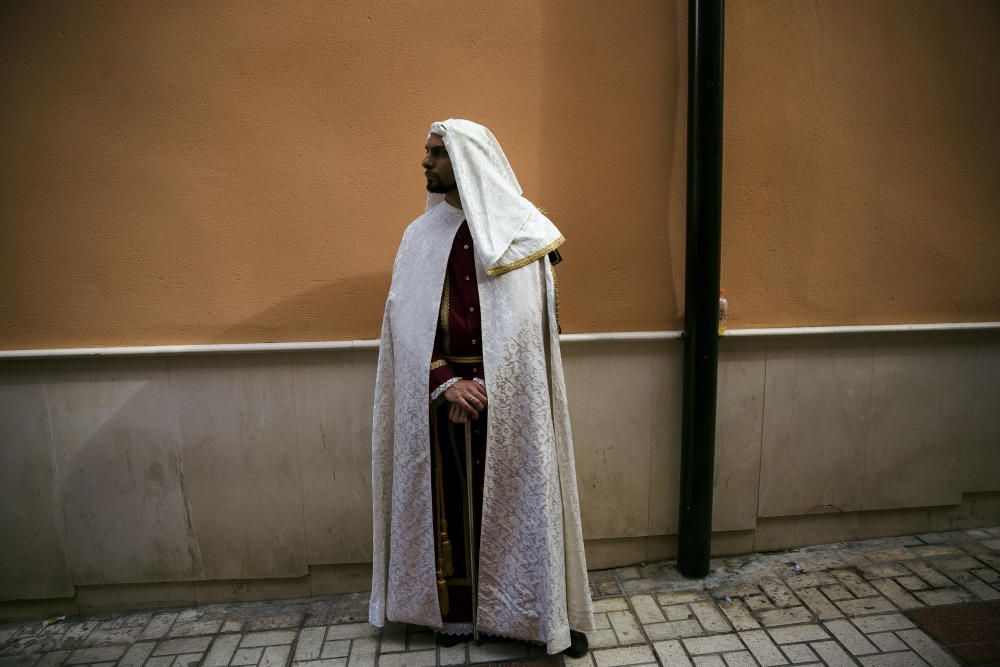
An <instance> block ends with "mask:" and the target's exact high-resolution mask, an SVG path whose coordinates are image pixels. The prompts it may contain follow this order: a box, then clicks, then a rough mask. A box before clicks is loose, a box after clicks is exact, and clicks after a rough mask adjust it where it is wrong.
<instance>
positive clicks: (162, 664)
mask: <svg viewBox="0 0 1000 667" xmlns="http://www.w3.org/2000/svg"><path fill="white" fill-rule="evenodd" d="M262 650H263V649H262ZM175 658H176V656H172V655H161V656H158V657H156V658H150V659H149V660H147V661H146V664H145V665H144V667H170V665H172V664H174V660H175ZM232 664H234V665H235V664H236V663H235V662H234V663H232ZM254 664H256V663H254Z"/></svg>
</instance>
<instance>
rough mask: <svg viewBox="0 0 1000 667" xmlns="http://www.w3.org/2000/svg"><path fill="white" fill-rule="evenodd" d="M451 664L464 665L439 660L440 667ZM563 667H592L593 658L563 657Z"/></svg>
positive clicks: (585, 656)
mask: <svg viewBox="0 0 1000 667" xmlns="http://www.w3.org/2000/svg"><path fill="white" fill-rule="evenodd" d="M451 664H456V665H458V664H461V665H464V664H465V663H464V662H461V663H448V662H445V661H444V658H442V659H441V665H442V667H443V666H444V665H451ZM563 665H564V667H594V658H593V657H592V656H591V655H590V654H589V653H588V654H586V655H584V656H583V657H580V658H571V657H569V656H568V655H565V656H563Z"/></svg>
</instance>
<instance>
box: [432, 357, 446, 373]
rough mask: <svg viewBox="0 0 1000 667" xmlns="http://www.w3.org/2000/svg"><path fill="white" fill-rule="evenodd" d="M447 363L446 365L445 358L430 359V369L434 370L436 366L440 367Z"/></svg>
mask: <svg viewBox="0 0 1000 667" xmlns="http://www.w3.org/2000/svg"><path fill="white" fill-rule="evenodd" d="M447 365H448V361H447V360H446V359H438V360H437V361H432V362H431V370H432V371H433V370H436V369H438V368H441V367H442V366H447Z"/></svg>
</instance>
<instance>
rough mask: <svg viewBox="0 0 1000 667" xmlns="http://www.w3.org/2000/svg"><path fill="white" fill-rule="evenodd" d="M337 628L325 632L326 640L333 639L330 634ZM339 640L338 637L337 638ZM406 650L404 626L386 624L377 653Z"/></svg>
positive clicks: (403, 624)
mask: <svg viewBox="0 0 1000 667" xmlns="http://www.w3.org/2000/svg"><path fill="white" fill-rule="evenodd" d="M335 627H337V626H331V627H330V629H329V630H328V631H327V639H333V637H331V636H330V632H332V631H333V628H335ZM338 639H339V637H338ZM405 650H406V624H405V623H392V622H386V624H385V627H384V628H382V644H381V646H380V647H379V653H394V652H397V651H405Z"/></svg>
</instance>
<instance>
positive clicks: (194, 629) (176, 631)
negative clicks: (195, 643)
mask: <svg viewBox="0 0 1000 667" xmlns="http://www.w3.org/2000/svg"><path fill="white" fill-rule="evenodd" d="M221 627H222V621H221V620H214V621H189V622H187V623H181V622H175V623H174V624H173V626H172V627H171V628H170V631H169V632H168V633H167V636H168V637H197V636H199V635H214V634H216V633H217V632H219V629H220V628H221Z"/></svg>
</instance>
